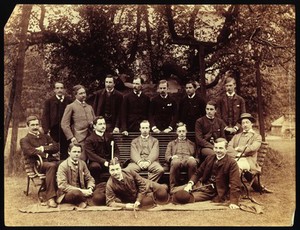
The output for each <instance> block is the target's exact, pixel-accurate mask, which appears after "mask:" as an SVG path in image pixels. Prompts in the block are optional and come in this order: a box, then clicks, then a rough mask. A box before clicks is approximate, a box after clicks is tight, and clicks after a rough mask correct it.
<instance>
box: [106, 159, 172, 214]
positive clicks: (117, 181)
mask: <svg viewBox="0 0 300 230" xmlns="http://www.w3.org/2000/svg"><path fill="white" fill-rule="evenodd" d="M109 173H110V175H111V176H110V178H109V179H108V181H107V184H106V192H105V194H106V205H107V206H109V207H121V208H126V209H135V208H138V207H139V206H140V204H141V203H143V200H144V199H147V197H149V196H151V197H153V196H154V197H155V193H159V194H165V195H166V196H169V194H168V193H167V188H168V186H167V185H164V184H158V183H156V182H154V181H151V180H148V179H145V178H143V177H141V176H140V175H139V174H137V173H136V172H132V171H128V170H126V169H124V170H122V169H121V166H120V164H119V162H118V160H117V159H116V158H114V159H112V160H111V162H110V165H109ZM153 193H154V194H153ZM154 197H153V198H154ZM156 198H157V196H156ZM164 198H168V197H164ZM164 198H163V197H160V199H159V200H158V199H156V200H157V201H159V202H161V201H163V200H168V199H164ZM154 200H155V199H154ZM166 202H167V201H166Z"/></svg>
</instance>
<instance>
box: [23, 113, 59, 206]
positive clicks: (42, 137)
mask: <svg viewBox="0 0 300 230" xmlns="http://www.w3.org/2000/svg"><path fill="white" fill-rule="evenodd" d="M26 123H27V126H28V133H27V135H26V136H25V137H24V138H22V139H21V140H20V145H21V149H22V151H23V153H24V155H26V156H27V157H28V158H30V157H34V156H36V155H39V156H41V157H42V159H43V164H42V167H41V173H45V174H46V199H47V203H48V206H49V207H51V208H56V207H57V204H56V202H55V198H56V190H57V185H56V171H57V167H58V161H57V160H56V158H55V157H54V156H53V155H54V154H57V153H58V151H59V146H58V143H56V142H54V141H53V140H52V138H51V137H50V136H49V135H46V134H43V133H40V132H39V128H40V124H39V120H38V118H37V117H36V116H29V117H27V119H26Z"/></svg>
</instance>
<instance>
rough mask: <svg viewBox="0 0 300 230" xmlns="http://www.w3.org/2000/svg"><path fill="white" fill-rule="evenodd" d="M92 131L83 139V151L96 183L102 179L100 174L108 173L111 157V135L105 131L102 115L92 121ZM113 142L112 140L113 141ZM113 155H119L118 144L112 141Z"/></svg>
mask: <svg viewBox="0 0 300 230" xmlns="http://www.w3.org/2000/svg"><path fill="white" fill-rule="evenodd" d="M93 127H94V131H93V132H92V133H91V135H90V136H88V137H87V138H86V140H85V143H84V146H85V153H86V155H87V158H88V159H89V170H90V172H91V174H92V177H93V178H94V179H95V181H96V184H98V183H100V182H101V180H103V178H102V176H101V174H103V173H105V172H106V173H108V164H109V160H110V159H111V151H112V149H111V147H112V146H111V143H112V141H113V140H114V139H113V136H112V135H111V134H110V133H109V132H107V131H106V122H105V119H104V117H102V116H99V117H96V118H95V119H94V121H93ZM113 143H114V142H113ZM114 156H116V157H119V149H118V146H117V145H116V144H115V143H114Z"/></svg>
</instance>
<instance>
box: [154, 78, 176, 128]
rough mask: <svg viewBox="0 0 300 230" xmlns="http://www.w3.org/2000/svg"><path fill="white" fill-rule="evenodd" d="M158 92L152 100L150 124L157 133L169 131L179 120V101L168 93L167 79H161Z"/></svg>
mask: <svg viewBox="0 0 300 230" xmlns="http://www.w3.org/2000/svg"><path fill="white" fill-rule="evenodd" d="M158 92H159V95H157V96H156V97H154V98H152V100H151V102H150V115H149V119H150V124H151V127H152V131H153V132H155V133H160V132H164V133H169V132H171V131H172V130H173V129H174V127H175V124H176V121H177V103H176V101H175V99H174V98H172V97H171V96H169V95H168V82H167V80H160V81H159V85H158Z"/></svg>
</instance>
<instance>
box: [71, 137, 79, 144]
mask: <svg viewBox="0 0 300 230" xmlns="http://www.w3.org/2000/svg"><path fill="white" fill-rule="evenodd" d="M71 142H72V143H73V144H79V143H78V141H77V139H76V138H75V137H72V138H71Z"/></svg>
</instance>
